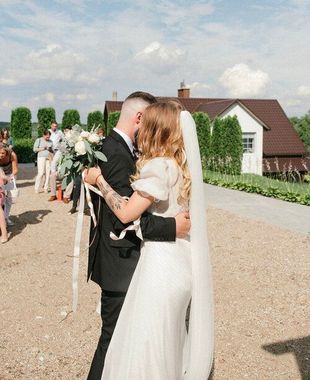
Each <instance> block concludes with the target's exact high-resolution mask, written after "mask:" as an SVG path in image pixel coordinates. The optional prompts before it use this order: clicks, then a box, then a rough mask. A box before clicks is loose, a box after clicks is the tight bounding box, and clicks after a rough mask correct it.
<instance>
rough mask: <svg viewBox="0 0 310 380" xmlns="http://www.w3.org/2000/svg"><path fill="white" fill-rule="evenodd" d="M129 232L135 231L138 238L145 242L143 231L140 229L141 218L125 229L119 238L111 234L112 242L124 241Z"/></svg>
mask: <svg viewBox="0 0 310 380" xmlns="http://www.w3.org/2000/svg"><path fill="white" fill-rule="evenodd" d="M127 231H135V232H136V235H137V236H138V238H139V239H140V240H143V236H142V231H141V227H140V218H139V219H137V220H135V221H134V222H133V224H131V225H130V226H128V227H126V228H124V229H123V230H122V231H121V233H120V235H119V236H116V235H115V234H114V233H113V232H110V238H111V239H112V240H122V239H124V237H125V235H126V232H127Z"/></svg>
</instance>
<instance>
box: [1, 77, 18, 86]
mask: <svg viewBox="0 0 310 380" xmlns="http://www.w3.org/2000/svg"><path fill="white" fill-rule="evenodd" d="M16 84H17V81H16V80H15V79H12V78H3V77H2V78H0V85H2V86H15V85H16Z"/></svg>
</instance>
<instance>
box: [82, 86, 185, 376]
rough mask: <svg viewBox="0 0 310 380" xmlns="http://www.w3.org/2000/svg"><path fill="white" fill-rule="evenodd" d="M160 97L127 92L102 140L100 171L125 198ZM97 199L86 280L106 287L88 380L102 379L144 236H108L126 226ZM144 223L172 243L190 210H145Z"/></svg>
mask: <svg viewBox="0 0 310 380" xmlns="http://www.w3.org/2000/svg"><path fill="white" fill-rule="evenodd" d="M154 102H156V99H155V98H154V97H153V96H152V95H150V94H148V93H144V92H135V93H133V94H131V95H129V96H128V97H127V98H126V100H125V101H124V103H123V106H122V110H121V114H120V118H119V121H118V123H117V125H116V128H114V130H113V131H111V133H110V135H109V136H108V137H107V138H106V139H105V140H104V142H103V148H102V152H103V153H104V154H105V155H106V157H107V162H100V168H101V172H102V174H103V176H104V178H105V179H106V180H107V181H108V183H109V184H110V185H111V187H112V188H113V189H114V190H115V191H116V192H118V193H119V194H120V195H122V196H128V197H129V196H130V195H131V194H132V192H133V190H132V188H131V187H130V180H129V177H130V175H132V174H134V173H135V153H134V144H133V142H134V140H135V135H136V133H137V131H138V128H139V126H140V120H141V116H142V113H143V111H144V109H145V108H146V107H147V106H148V105H149V104H151V103H154ZM92 197H93V203H94V207H95V210H96V211H97V220H98V226H97V227H96V228H94V226H93V225H91V231H90V242H91V245H90V249H89V262H88V278H91V279H92V280H93V281H94V282H96V283H97V284H98V285H99V286H100V287H101V289H102V296H101V318H102V330H101V336H100V339H99V342H98V346H97V349H96V352H95V355H94V358H93V361H92V364H91V368H90V372H89V375H88V380H100V379H101V375H102V371H103V365H104V358H105V355H106V352H107V349H108V346H109V343H110V340H111V337H112V334H113V331H114V328H115V325H116V322H117V319H118V316H119V313H120V311H121V308H122V305H123V302H124V299H125V295H126V292H127V289H128V286H129V283H130V281H131V277H132V275H133V273H134V270H135V268H136V265H137V262H138V259H139V255H140V240H139V239H138V238H137V236H136V235H135V233H134V232H133V231H131V232H127V234H126V236H125V237H124V239H122V240H113V239H111V238H110V232H113V233H114V234H115V235H117V236H118V235H119V234H120V232H121V231H122V230H123V229H124V228H126V227H127V226H128V225H123V224H122V223H121V222H120V221H119V220H118V219H117V218H116V217H115V215H114V214H113V213H112V211H111V210H110V209H109V207H108V206H107V205H106V204H105V202H104V200H103V199H102V198H101V199H99V197H95V196H92ZM140 225H141V230H142V234H143V237H144V238H146V239H148V240H154V241H174V240H175V238H176V237H184V236H185V235H187V233H188V232H189V229H190V221H189V217H188V214H187V213H181V214H179V215H177V216H176V217H175V218H162V217H159V216H155V215H152V214H150V213H147V212H145V213H144V214H143V215H142V217H141V219H140Z"/></svg>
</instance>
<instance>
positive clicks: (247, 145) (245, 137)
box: [242, 133, 255, 153]
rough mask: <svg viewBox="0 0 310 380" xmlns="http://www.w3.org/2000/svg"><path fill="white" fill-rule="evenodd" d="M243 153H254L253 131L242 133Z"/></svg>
mask: <svg viewBox="0 0 310 380" xmlns="http://www.w3.org/2000/svg"><path fill="white" fill-rule="evenodd" d="M242 144H243V153H254V149H255V133H243V134H242Z"/></svg>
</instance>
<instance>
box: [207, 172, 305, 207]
mask: <svg viewBox="0 0 310 380" xmlns="http://www.w3.org/2000/svg"><path fill="white" fill-rule="evenodd" d="M231 177H233V176H231ZM238 177H239V178H235V179H234V178H229V176H228V177H225V176H224V175H222V174H220V173H214V172H213V173H212V172H209V173H208V172H206V173H205V174H204V182H206V183H209V184H210V185H215V186H221V187H226V188H229V189H233V190H239V191H245V192H247V193H256V194H260V195H264V196H265V197H271V198H276V199H281V200H283V201H287V202H295V203H299V204H302V205H306V206H310V191H309V192H302V191H298V190H297V191H296V189H292V188H289V187H287V188H284V187H283V186H277V183H276V181H275V180H274V181H272V182H271V183H269V184H267V183H262V182H261V183H249V182H247V180H246V179H244V180H242V178H240V177H241V176H238Z"/></svg>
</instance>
